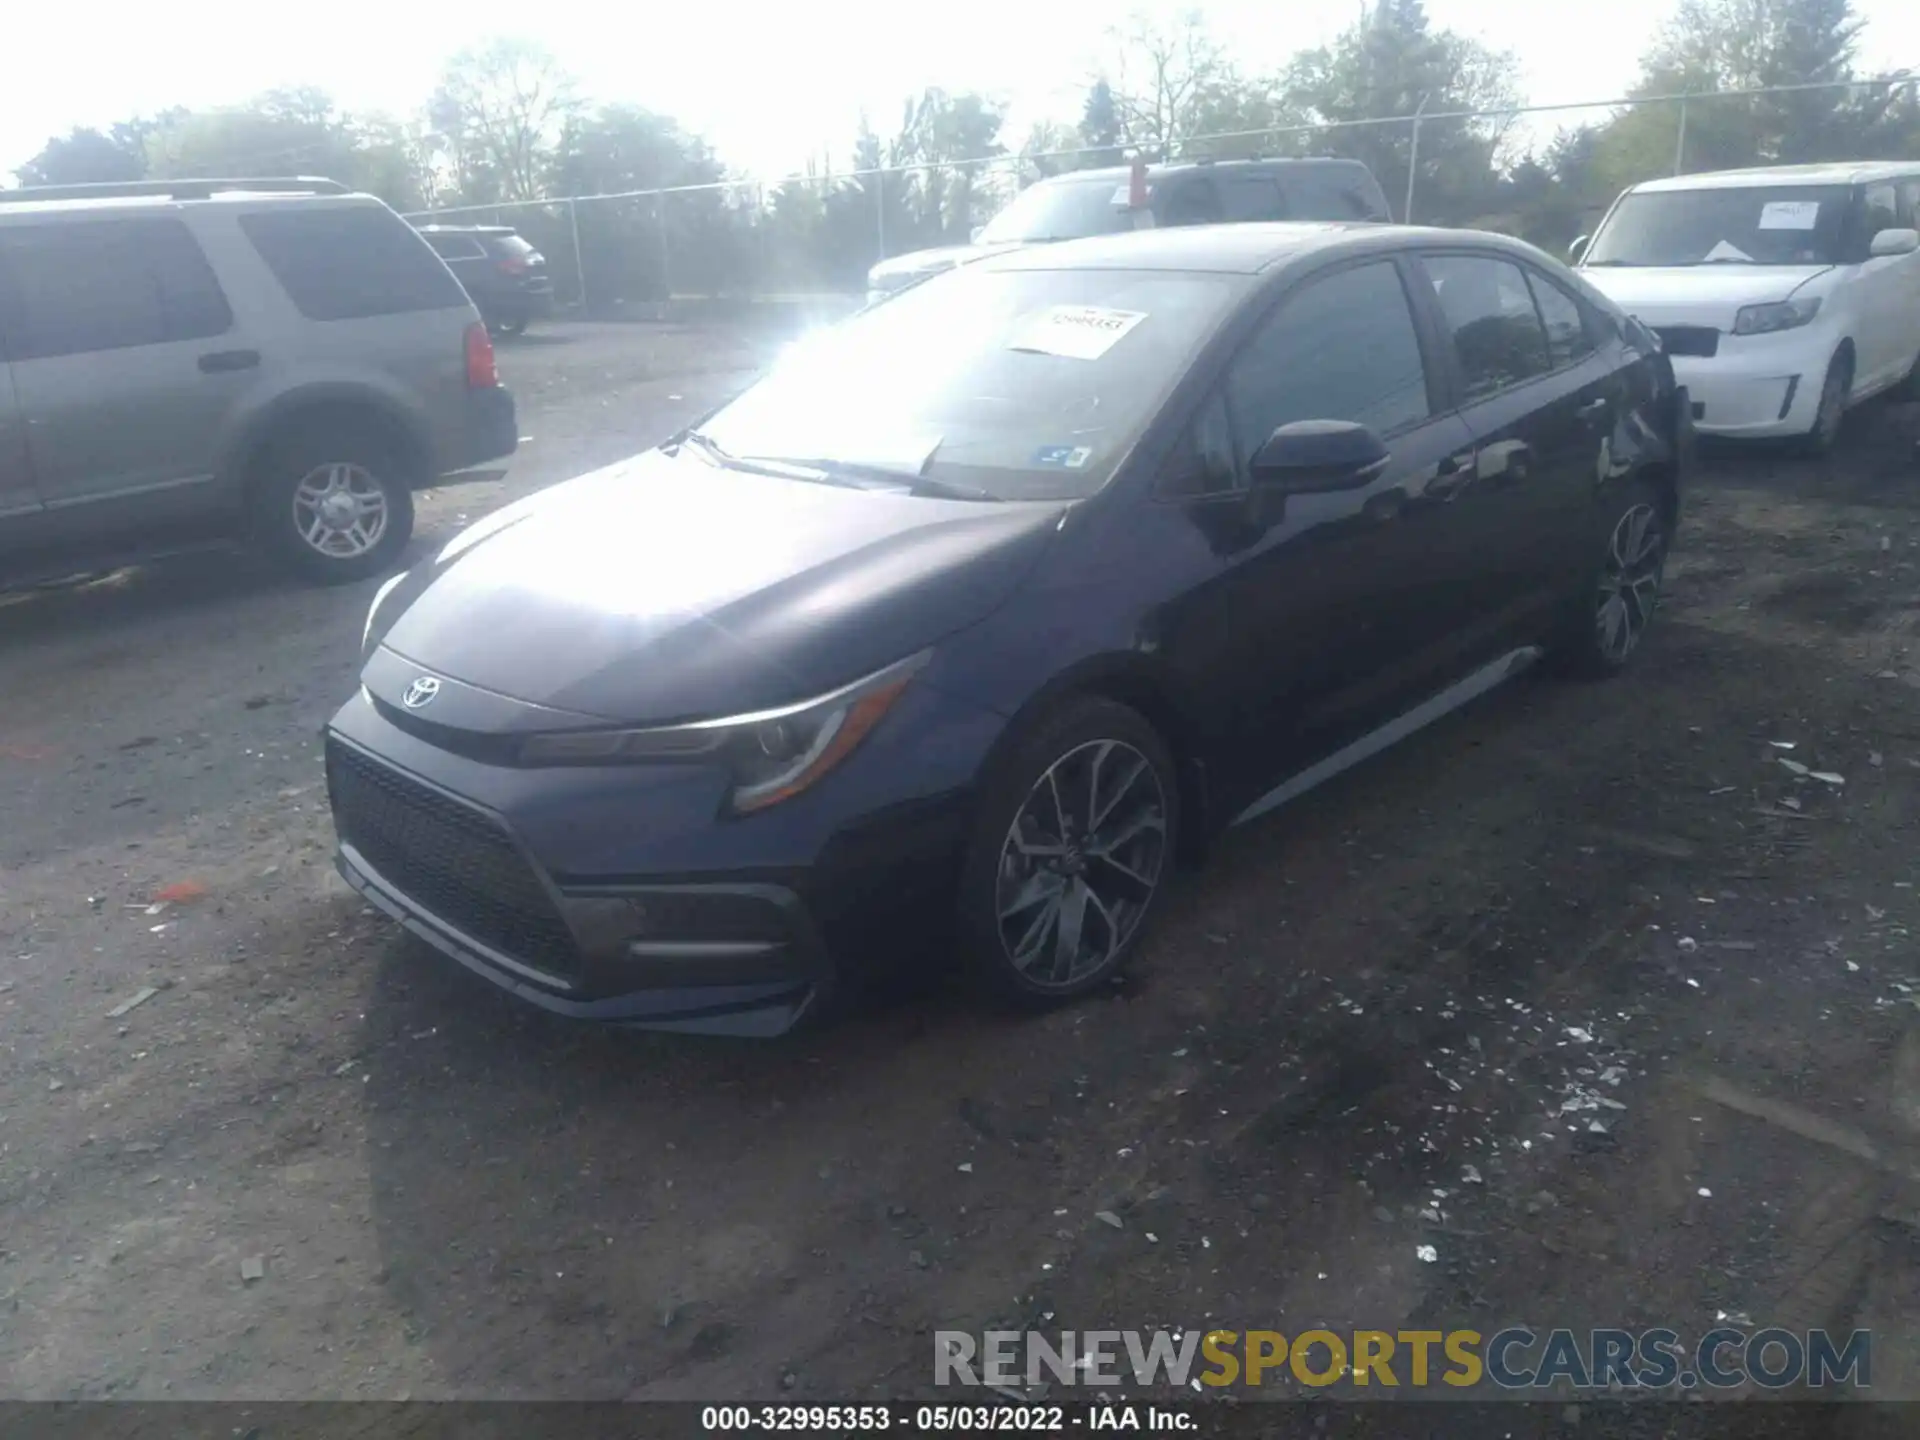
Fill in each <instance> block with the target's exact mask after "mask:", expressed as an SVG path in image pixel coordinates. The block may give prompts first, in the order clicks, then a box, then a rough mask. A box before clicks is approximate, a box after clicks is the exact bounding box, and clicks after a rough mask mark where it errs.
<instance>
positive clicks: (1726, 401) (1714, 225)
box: [1574, 161, 1920, 451]
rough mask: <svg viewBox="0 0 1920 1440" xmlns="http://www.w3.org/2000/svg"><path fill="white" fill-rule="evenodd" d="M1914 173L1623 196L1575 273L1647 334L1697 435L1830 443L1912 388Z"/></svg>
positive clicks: (1901, 167) (1685, 187) (1821, 171)
mask: <svg viewBox="0 0 1920 1440" xmlns="http://www.w3.org/2000/svg"><path fill="white" fill-rule="evenodd" d="M1917 217H1920V161H1902V162H1897V163H1894V162H1889V163H1877V164H1850V165H1786V166H1780V167H1777V168H1774V169H1767V170H1724V171H1720V172H1717V173H1714V174H1706V175H1679V176H1675V177H1673V178H1672V179H1667V180H1649V181H1647V182H1646V183H1645V184H1643V185H1635V186H1634V187H1632V188H1631V189H1630V190H1627V191H1626V192H1625V193H1624V194H1622V195H1621V196H1620V198H1619V199H1617V200H1615V201H1614V202H1613V206H1612V208H1611V209H1610V210H1608V211H1607V215H1606V218H1605V219H1603V220H1602V221H1601V222H1600V225H1599V228H1598V229H1596V230H1595V231H1594V233H1593V236H1592V238H1591V240H1585V239H1583V240H1578V241H1575V242H1574V245H1575V251H1576V255H1577V259H1578V263H1579V268H1580V274H1581V276H1582V277H1583V278H1584V279H1586V280H1588V281H1590V282H1591V283H1592V284H1593V285H1594V287H1595V288H1596V289H1598V290H1600V291H1601V292H1602V293H1604V294H1605V295H1606V296H1607V297H1608V298H1609V299H1611V300H1613V301H1614V302H1615V303H1616V304H1618V305H1619V306H1620V307H1621V308H1622V309H1624V310H1626V311H1627V312H1628V313H1629V314H1631V315H1634V316H1636V317H1637V318H1638V319H1639V320H1640V321H1641V322H1642V323H1643V324H1645V325H1646V326H1648V327H1649V328H1650V329H1652V330H1653V331H1654V332H1655V333H1656V334H1657V335H1659V337H1660V340H1661V343H1662V345H1663V346H1664V347H1665V349H1666V351H1667V354H1668V355H1669V356H1670V357H1671V358H1672V361H1673V370H1674V375H1675V376H1676V377H1677V378H1678V379H1679V381H1680V383H1681V384H1683V385H1685V386H1686V387H1687V388H1688V390H1689V391H1690V392H1691V393H1692V396H1693V402H1694V417H1695V424H1696V425H1697V427H1698V428H1699V430H1700V431H1701V432H1703V433H1706V434H1716V435H1731V436H1751V437H1762V436H1792V437H1797V438H1799V439H1801V440H1802V441H1803V442H1804V443H1805V444H1806V446H1807V447H1808V448H1809V449H1812V450H1816V451H1824V450H1826V449H1828V448H1830V447H1831V446H1832V444H1833V441H1834V438H1835V436H1837V435H1838V433H1839V430H1840V422H1841V419H1842V417H1843V416H1844V415H1845V414H1846V411H1847V408H1848V407H1849V406H1851V405H1853V404H1856V403H1858V402H1859V401H1861V400H1864V399H1866V398H1867V397H1868V396H1871V395H1875V394H1878V393H1879V392H1881V391H1883V390H1888V389H1891V388H1893V387H1894V386H1897V385H1901V384H1903V383H1904V384H1907V385H1909V386H1910V387H1912V388H1913V389H1914V390H1916V391H1920V233H1916V230H1915V226H1916V224H1920V218H1917Z"/></svg>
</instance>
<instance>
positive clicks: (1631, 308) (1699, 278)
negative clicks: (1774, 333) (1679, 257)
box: [1580, 265, 1833, 330]
mask: <svg viewBox="0 0 1920 1440" xmlns="http://www.w3.org/2000/svg"><path fill="white" fill-rule="evenodd" d="M1832 268H1833V267H1832V266H1831V265H1678V266H1673V267H1671V268H1668V267H1662V266H1633V265H1583V266H1581V268H1580V278H1581V279H1582V280H1585V281H1586V282H1587V283H1588V284H1589V285H1591V286H1593V288H1594V289H1596V290H1598V291H1599V292H1600V293H1601V294H1602V295H1605V296H1606V297H1607V298H1608V299H1609V300H1611V301H1613V303H1614V304H1616V305H1618V306H1619V307H1620V308H1621V309H1622V310H1624V311H1626V312H1627V313H1628V314H1629V315H1632V316H1635V317H1637V318H1638V319H1639V320H1640V321H1641V322H1642V323H1644V324H1647V325H1655V326H1658V325H1711V326H1713V327H1714V329H1716V330H1731V329H1733V317H1734V316H1735V315H1737V314H1739V313H1740V310H1741V308H1742V307H1743V306H1747V305H1765V304H1769V303H1771V302H1774V301H1779V300H1785V299H1786V298H1787V297H1789V296H1790V295H1792V294H1793V293H1794V292H1795V291H1796V290H1798V289H1800V288H1801V287H1802V286H1803V285H1805V284H1806V283H1807V282H1808V281H1810V280H1814V279H1817V278H1819V277H1820V276H1822V275H1824V274H1826V273H1827V272H1828V271H1829V270H1831V269H1832Z"/></svg>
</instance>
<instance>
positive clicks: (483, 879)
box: [326, 695, 995, 1036]
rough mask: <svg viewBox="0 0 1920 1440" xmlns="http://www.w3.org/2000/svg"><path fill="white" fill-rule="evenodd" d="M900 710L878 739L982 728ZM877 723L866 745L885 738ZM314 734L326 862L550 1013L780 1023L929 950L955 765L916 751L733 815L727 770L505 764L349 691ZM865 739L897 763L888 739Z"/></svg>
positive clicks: (673, 1022)
mask: <svg viewBox="0 0 1920 1440" xmlns="http://www.w3.org/2000/svg"><path fill="white" fill-rule="evenodd" d="M927 698H928V700H929V701H931V700H932V698H933V697H927ZM904 706H905V702H903V707H904ZM948 713H949V714H952V713H954V712H952V711H950V710H949V712H948ZM901 721H902V723H901V726H900V733H899V735H898V736H897V737H896V739H895V742H894V743H895V744H897V745H899V746H901V747H911V746H912V745H913V744H914V743H915V741H916V740H917V739H920V738H923V737H927V736H928V735H929V734H930V733H931V735H932V742H933V743H936V744H937V743H938V741H939V739H940V732H942V731H943V730H944V731H945V733H946V734H947V735H948V736H949V737H950V738H952V739H953V740H954V750H955V752H957V753H962V754H963V753H964V752H966V751H968V750H971V749H973V748H974V746H975V744H977V745H978V746H979V747H980V748H982V749H983V748H984V745H985V744H986V743H990V739H991V734H992V733H993V730H994V728H995V727H994V725H993V724H989V723H983V722H980V721H979V720H977V719H975V718H973V717H971V716H966V717H964V718H961V719H958V720H956V721H955V722H953V723H950V724H947V725H945V726H943V725H942V724H941V723H939V721H938V719H937V718H936V719H932V720H929V719H928V718H927V717H926V716H925V715H921V716H914V715H903V716H902V717H901ZM885 730H886V727H884V726H883V727H882V730H881V731H880V732H876V734H875V735H874V736H872V737H869V740H868V742H867V743H868V745H875V746H876V747H877V748H883V749H885V748H891V747H888V746H885V745H884V744H883V735H884V731H885ZM863 748H864V747H863ZM326 752H327V755H326V758H327V782H328V790H329V795H330V798H331V800H332V803H333V809H334V819H335V825H336V828H337V831H338V834H339V850H338V854H337V858H336V864H337V866H338V868H339V870H340V873H341V875H342V876H343V877H344V878H345V879H346V881H347V882H348V883H349V884H350V885H352V886H353V888H354V889H355V890H357V891H359V892H360V894H361V895H363V896H364V897H366V899H367V900H368V901H369V902H370V903H372V904H373V905H375V906H376V907H378V908H379V909H381V910H383V911H385V912H386V913H387V914H388V915H390V916H392V917H393V918H395V919H396V920H398V921H400V923H401V924H402V925H404V926H405V927H406V928H407V929H409V930H410V931H412V932H413V933H414V934H415V935H417V936H419V937H420V938H421V939H423V940H425V941H426V942H427V943H428V944H429V945H431V946H433V947H434V948H435V949H437V950H439V951H441V952H442V953H443V954H446V955H448V956H450V957H452V958H453V959H455V960H457V961H459V962H460V963H461V964H463V965H465V966H466V967H467V968H468V969H469V970H472V971H473V972H475V973H476V974H478V975H480V976H482V977H483V978H485V979H486V980H488V981H490V982H491V983H493V984H494V985H497V986H499V987H500V988H501V989H503V990H506V991H508V992H510V993H512V994H514V995H516V996H517V997H519V998H520V999H523V1000H526V1001H529V1002H531V1003H532V1004H535V1005H537V1006H539V1007H541V1008H542V1009H545V1010H549V1011H552V1012H554V1013H556V1014H559V1015H564V1016H569V1017H573V1018H577V1019H584V1020H599V1021H607V1022H613V1023H618V1024H627V1025H636V1026H644V1027H646V1028H653V1029H671V1030H683V1031H695V1032H703V1033H711V1034H735V1035H755V1036H766V1035H775V1034H779V1033H782V1032H784V1031H786V1030H789V1029H791V1028H793V1027H794V1026H795V1025H796V1024H798V1023H800V1021H801V1020H802V1019H804V1018H805V1016H806V1015H807V1014H808V1013H809V1012H810V1011H812V1010H813V1009H814V1008H816V1007H817V1006H818V1005H819V1003H820V1001H821V999H822V997H823V996H825V995H826V994H827V993H828V992H829V991H831V990H832V989H833V988H835V987H836V986H837V985H839V984H840V983H841V982H842V980H843V978H845V977H846V976H847V975H848V974H849V972H850V971H854V970H866V969H868V968H870V967H871V966H873V965H874V964H875V963H877V962H884V963H886V964H898V963H900V962H902V961H905V962H909V963H911V962H914V961H918V960H920V959H922V958H924V957H925V955H926V953H927V951H928V950H929V948H930V946H929V932H928V929H927V921H928V919H929V917H930V916H932V917H939V916H941V915H942V914H944V912H945V907H946V906H948V905H950V903H951V885H952V882H953V879H954V876H955V875H956V873H957V868H958V855H959V848H960V844H961V840H962V836H963V834H964V831H963V828H962V821H963V817H964V812H965V797H964V793H963V786H962V785H961V783H960V780H961V777H962V776H963V775H970V773H971V770H970V762H969V761H966V760H964V759H958V760H956V762H955V764H954V766H953V768H952V770H950V771H947V772H945V775H944V776H943V774H942V771H941V767H940V766H939V765H938V764H937V763H935V764H929V763H927V762H925V761H922V762H921V764H920V768H919V771H918V772H916V774H918V775H924V776H925V777H926V778H927V779H928V780H929V782H930V784H931V786H933V787H935V788H934V791H933V793H931V794H927V795H926V796H925V798H924V799H922V800H919V801H908V802H905V803H894V804H885V805H880V806H874V805H873V804H872V802H871V796H870V795H869V796H866V797H862V796H861V795H860V793H859V792H860V791H861V789H862V788H863V787H862V786H861V785H860V784H858V783H850V784H848V785H846V786H845V787H843V788H844V790H845V791H847V792H849V797H850V798H847V800H846V806H845V809H844V811H836V810H833V809H831V808H830V807H829V806H827V805H826V804H825V801H826V799H827V798H828V797H824V796H821V795H820V794H818V793H817V792H815V793H810V794H808V795H805V796H802V797H800V798H799V800H797V801H795V802H789V805H787V806H782V807H779V808H778V809H777V810H775V811H770V812H768V813H767V814H766V815H765V816H761V817H753V818H751V819H749V820H748V821H746V822H744V823H732V822H727V821H721V820H716V819H715V814H716V808H717V807H716V805H715V803H714V802H715V800H716V798H717V797H718V796H719V795H720V794H723V793H724V786H725V781H724V777H713V776H704V777H703V776H702V775H701V774H699V773H696V772H693V771H691V770H689V769H685V768H678V767H665V768H666V771H668V772H671V773H664V772H663V767H652V770H651V773H649V770H648V767H626V768H625V769H592V770H572V771H555V770H525V769H517V768H513V767H511V766H506V765H501V764H497V763H493V762H491V761H489V760H487V759H485V758H484V757H475V756H467V755H461V754H456V753H453V752H450V751H448V750H446V749H444V748H441V747H440V746H439V745H436V744H430V743H428V741H427V740H426V739H424V738H423V737H421V736H419V735H415V734H412V733H409V732H408V731H407V730H405V729H402V728H400V727H399V726H398V725H396V723H395V722H394V721H393V720H392V719H389V718H388V717H387V715H386V714H385V713H384V711H383V709H382V708H381V707H380V706H379V705H377V704H376V703H375V702H374V701H372V700H370V699H369V698H368V697H366V696H365V695H362V696H361V697H359V698H357V699H356V700H354V701H351V702H349V703H348V704H347V705H346V706H344V707H342V710H341V711H340V713H339V715H337V716H336V717H335V719H334V722H333V724H332V726H331V727H329V730H328V733H327V737H326ZM900 753H904V751H903V752H900ZM877 758H879V759H881V760H883V761H884V762H885V764H884V767H883V768H884V769H885V771H886V774H897V773H898V771H897V770H896V769H894V768H893V767H894V765H895V764H896V762H897V760H898V759H899V758H900V754H899V753H896V754H894V755H883V756H880V757H877ZM886 774H883V775H882V776H881V777H878V779H879V781H884V780H885V779H886ZM835 778H836V779H839V778H841V777H840V776H836V777H835ZM716 787H717V788H716ZM809 800H812V801H816V802H819V803H816V804H815V805H813V806H812V807H808V806H806V804H805V802H806V801H809ZM781 812H788V813H784V814H783V813H781ZM939 928H940V929H944V928H945V927H944V926H940V927H939Z"/></svg>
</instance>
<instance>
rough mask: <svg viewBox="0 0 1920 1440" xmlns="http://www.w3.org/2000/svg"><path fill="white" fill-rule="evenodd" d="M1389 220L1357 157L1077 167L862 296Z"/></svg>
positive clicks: (919, 254) (878, 278) (909, 262)
mask: <svg viewBox="0 0 1920 1440" xmlns="http://www.w3.org/2000/svg"><path fill="white" fill-rule="evenodd" d="M1390 219H1392V216H1391V215H1389V214H1388V212H1387V197H1386V196H1385V195H1384V194H1382V193H1381V190H1380V183H1379V181H1377V180H1375V179H1374V178H1373V172H1372V171H1370V170H1368V169H1367V167H1366V166H1365V165H1362V164H1361V163H1360V162H1359V161H1358V160H1326V159H1306V160H1221V161H1212V160H1192V161H1185V162H1182V163H1179V164H1170V165H1148V164H1146V163H1144V162H1141V161H1135V162H1134V164H1133V165H1132V166H1131V167H1114V168H1110V169H1105V170H1075V171H1072V172H1070V173H1069V174H1066V175H1055V176H1052V177H1050V178H1049V179H1046V180H1041V181H1039V182H1037V183H1035V184H1033V185H1029V186H1028V187H1027V188H1026V189H1025V190H1022V191H1021V192H1020V193H1019V195H1017V196H1015V197H1014V200H1013V203H1012V204H1010V205H1008V206H1007V208H1006V209H1004V210H1002V211H1001V212H1000V213H999V214H998V215H996V216H994V217H993V219H992V220H990V221H988V222H987V223H986V224H985V225H983V226H981V227H980V228H979V229H978V230H976V231H974V234H973V243H972V244H970V245H950V246H945V247H942V248H940V249H937V250H915V251H913V252H912V253H911V254H908V255H895V256H894V257H893V258H892V259H890V260H882V261H881V262H880V263H879V264H878V265H876V266H874V267H873V269H871V270H869V271H868V272H867V299H868V300H869V301H873V300H880V299H883V298H884V297H886V296H888V295H891V294H892V293H893V292H895V291H896V290H903V289H905V288H906V287H907V286H909V285H912V284H914V283H916V282H917V281H921V280H924V279H926V278H927V276H929V275H933V274H937V273H939V272H940V271H942V270H951V269H952V268H953V267H954V266H956V265H966V264H969V263H971V262H972V261H975V260H979V259H982V258H984V257H986V256H988V255H996V254H999V253H1000V252H1001V251H1004V250H1016V249H1018V248H1020V247H1021V246H1023V245H1039V244H1043V243H1045V242H1048V241H1053V240H1080V239H1085V238H1086V237H1088V236H1090V235H1110V234H1113V233H1115V232H1117V231H1122V230H1145V229H1153V228H1159V227H1165V226H1169V225H1219V224H1225V223H1231V222H1234V221H1242V220H1349V221H1351V220H1378V221H1387V220H1390ZM456 268H457V267H456ZM475 298H476V299H477V298H478V297H477V296H476V297H475Z"/></svg>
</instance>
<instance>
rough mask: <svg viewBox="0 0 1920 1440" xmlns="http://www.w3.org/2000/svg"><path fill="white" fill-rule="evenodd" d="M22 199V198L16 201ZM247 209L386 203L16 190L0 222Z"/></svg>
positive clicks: (248, 193)
mask: <svg viewBox="0 0 1920 1440" xmlns="http://www.w3.org/2000/svg"><path fill="white" fill-rule="evenodd" d="M15 197H19V198H15ZM208 205H219V206H223V207H228V206H230V207H236V208H238V207H245V208H248V209H279V208H284V207H287V206H299V207H301V208H303V209H305V208H314V209H318V208H333V209H339V208H343V207H349V206H351V207H359V206H365V205H381V206H382V208H384V204H383V202H382V201H381V200H380V199H379V198H378V197H377V196H373V195H359V194H353V193H348V194H343V195H315V194H312V193H310V192H302V191H297V190H289V191H283V192H276V191H265V190H216V191H213V192H212V193H210V194H206V195H193V196H186V197H183V196H177V195H62V196H57V197H54V198H49V199H45V200H36V199H28V198H25V192H23V191H18V190H16V191H12V192H10V193H9V194H5V195H4V196H0V223H4V222H6V221H8V220H11V219H14V218H16V217H18V218H21V219H30V218H35V217H39V218H44V217H46V216H48V215H152V214H156V213H162V212H170V213H174V214H182V213H186V212H190V211H192V210H195V209H198V208H201V207H204V206H208Z"/></svg>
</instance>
